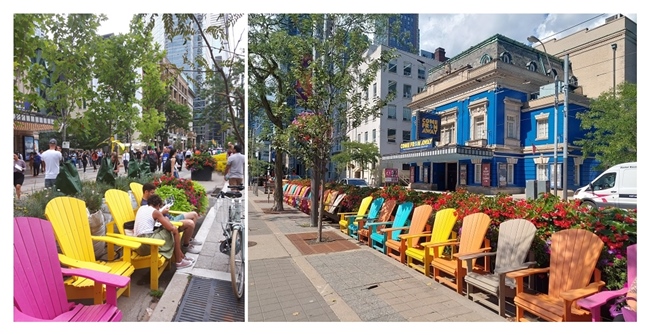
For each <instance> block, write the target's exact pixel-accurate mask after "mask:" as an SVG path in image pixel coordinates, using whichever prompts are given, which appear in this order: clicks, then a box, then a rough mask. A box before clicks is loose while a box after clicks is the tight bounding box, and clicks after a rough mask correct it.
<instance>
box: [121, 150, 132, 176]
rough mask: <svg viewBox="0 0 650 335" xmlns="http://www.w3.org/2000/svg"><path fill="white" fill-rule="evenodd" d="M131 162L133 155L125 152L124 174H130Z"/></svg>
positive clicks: (123, 159) (123, 157) (123, 160)
mask: <svg viewBox="0 0 650 335" xmlns="http://www.w3.org/2000/svg"><path fill="white" fill-rule="evenodd" d="M130 160H131V155H130V154H129V152H128V151H124V153H123V154H122V163H123V164H124V173H126V174H129V161H130Z"/></svg>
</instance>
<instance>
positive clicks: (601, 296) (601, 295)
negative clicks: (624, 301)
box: [578, 244, 636, 322]
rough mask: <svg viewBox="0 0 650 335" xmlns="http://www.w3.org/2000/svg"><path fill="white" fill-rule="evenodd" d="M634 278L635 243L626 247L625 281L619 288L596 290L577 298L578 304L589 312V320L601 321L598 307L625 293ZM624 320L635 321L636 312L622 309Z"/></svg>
mask: <svg viewBox="0 0 650 335" xmlns="http://www.w3.org/2000/svg"><path fill="white" fill-rule="evenodd" d="M635 278H636V244H633V245H631V246H629V247H627V283H626V284H625V286H623V288H621V289H620V290H615V291H603V292H598V293H596V294H594V295H591V296H589V297H586V298H583V299H580V300H578V305H579V306H580V307H582V308H585V309H588V310H589V311H590V312H591V320H592V321H594V322H596V321H601V317H600V308H601V307H602V306H603V305H604V304H605V303H607V302H608V301H610V300H612V299H615V298H619V297H623V296H625V295H626V294H627V291H628V290H629V287H630V286H631V285H632V282H633V281H634V279H635ZM622 313H623V317H624V319H625V321H628V322H636V312H634V311H632V310H627V309H625V308H624V309H623V310H622Z"/></svg>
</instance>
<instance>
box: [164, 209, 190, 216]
mask: <svg viewBox="0 0 650 335" xmlns="http://www.w3.org/2000/svg"><path fill="white" fill-rule="evenodd" d="M167 213H169V214H174V215H180V214H185V213H187V212H183V211H172V210H170V211H169V212H167Z"/></svg>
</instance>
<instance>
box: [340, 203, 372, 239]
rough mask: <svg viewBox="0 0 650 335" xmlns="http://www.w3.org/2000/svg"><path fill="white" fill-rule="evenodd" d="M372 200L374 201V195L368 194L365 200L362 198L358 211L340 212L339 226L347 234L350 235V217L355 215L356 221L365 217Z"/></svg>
mask: <svg viewBox="0 0 650 335" xmlns="http://www.w3.org/2000/svg"><path fill="white" fill-rule="evenodd" d="M371 202H372V196H367V197H365V198H363V200H361V204H360V205H359V210H358V211H357V212H356V213H354V212H347V213H338V215H339V216H340V220H339V228H340V229H341V231H342V232H343V233H344V234H345V235H348V224H349V222H350V218H353V217H355V219H354V221H357V220H362V219H363V218H364V217H365V215H366V212H367V211H368V208H369V207H370V203H371Z"/></svg>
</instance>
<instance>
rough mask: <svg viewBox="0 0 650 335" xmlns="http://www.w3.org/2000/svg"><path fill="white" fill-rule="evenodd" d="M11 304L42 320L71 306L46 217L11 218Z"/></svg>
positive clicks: (51, 317)
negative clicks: (12, 268)
mask: <svg viewBox="0 0 650 335" xmlns="http://www.w3.org/2000/svg"><path fill="white" fill-rule="evenodd" d="M93 257H94V255H93ZM14 306H15V307H17V308H18V309H19V310H20V311H21V312H23V313H25V314H27V315H30V316H32V317H36V318H39V319H44V320H51V319H53V318H55V317H57V316H59V315H61V314H63V313H64V312H67V311H68V310H69V309H70V303H69V302H68V298H67V296H66V293H65V286H64V285H63V273H62V272H61V265H60V264H59V259H58V257H57V250H56V241H55V238H54V230H53V227H52V224H51V223H50V222H48V221H46V220H43V219H39V218H28V217H16V218H14Z"/></svg>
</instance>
